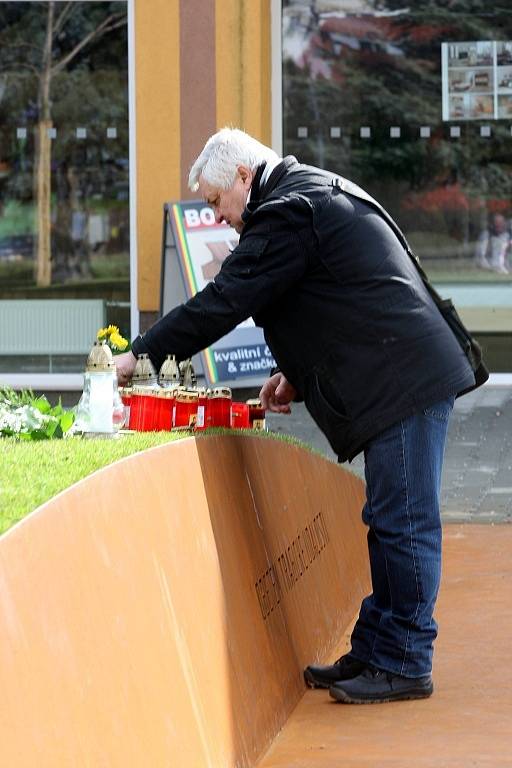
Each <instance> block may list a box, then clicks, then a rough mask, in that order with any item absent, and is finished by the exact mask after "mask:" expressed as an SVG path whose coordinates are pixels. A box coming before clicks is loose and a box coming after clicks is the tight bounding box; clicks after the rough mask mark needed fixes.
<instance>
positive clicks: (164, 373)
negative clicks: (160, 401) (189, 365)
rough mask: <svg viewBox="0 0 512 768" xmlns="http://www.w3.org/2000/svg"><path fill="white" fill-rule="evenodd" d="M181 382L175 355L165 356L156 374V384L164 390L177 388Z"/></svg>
mask: <svg viewBox="0 0 512 768" xmlns="http://www.w3.org/2000/svg"><path fill="white" fill-rule="evenodd" d="M180 381H181V377H180V369H179V366H178V363H177V362H176V357H175V355H167V357H166V358H165V360H164V362H163V363H162V367H161V368H160V371H159V374H158V382H159V384H160V386H161V387H164V388H165V389H174V388H176V387H179V385H180Z"/></svg>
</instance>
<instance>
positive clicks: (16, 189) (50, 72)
mask: <svg viewBox="0 0 512 768" xmlns="http://www.w3.org/2000/svg"><path fill="white" fill-rule="evenodd" d="M129 298H130V256H129V167H128V44H127V3H126V2H125V1H120V0H119V1H117V2H87V1H85V0H79V1H77V2H73V3H69V2H38V3H33V2H0V375H1V373H3V372H9V373H31V372H44V373H48V372H81V371H82V370H83V364H84V353H85V354H86V352H87V350H86V349H83V348H82V347H85V346H87V344H88V345H89V347H90V345H91V344H92V341H93V340H94V335H95V332H96V330H97V328H98V327H99V326H100V325H102V324H105V323H113V324H116V325H119V326H120V329H121V332H122V333H124V334H125V335H127V336H129V335H130V301H129ZM20 302H23V311H21V310H20ZM55 307H56V308H57V309H58V310H59V312H57V313H55V312H53V311H52V309H54V308H55ZM13 318H16V320H15V322H16V326H15V328H14V329H13V328H12V324H11V325H10V324H9V320H12V319H13ZM52 318H53V320H52ZM55 318H58V320H55ZM84 324H85V325H86V326H87V328H86V331H85V333H82V336H83V338H84V341H83V342H81V343H80V344H78V343H73V340H71V342H70V343H69V345H68V346H66V345H63V343H62V337H63V334H64V331H65V329H69V328H73V327H74V326H76V327H79V328H81V329H82V331H84ZM36 330H37V332H35V331H36ZM89 337H90V342H88V341H87V339H89ZM73 338H74V339H75V340H76V339H77V335H76V334H75V335H74V336H73ZM66 352H67V353H66Z"/></svg>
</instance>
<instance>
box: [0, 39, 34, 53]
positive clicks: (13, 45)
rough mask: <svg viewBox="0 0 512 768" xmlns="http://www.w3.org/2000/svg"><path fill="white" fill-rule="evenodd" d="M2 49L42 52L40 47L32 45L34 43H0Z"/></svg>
mask: <svg viewBox="0 0 512 768" xmlns="http://www.w3.org/2000/svg"><path fill="white" fill-rule="evenodd" d="M2 48H14V49H18V48H33V49H34V50H35V51H42V48H41V46H39V45H34V43H25V42H23V41H22V42H19V43H2Z"/></svg>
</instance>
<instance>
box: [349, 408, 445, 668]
mask: <svg viewBox="0 0 512 768" xmlns="http://www.w3.org/2000/svg"><path fill="white" fill-rule="evenodd" d="M453 402H454V398H453V397H449V398H447V399H446V400H442V401H441V402H439V403H435V404H434V405H431V406H429V407H428V408H425V409H424V410H423V411H420V412H418V413H416V414H414V415H413V416H411V417H410V418H408V419H404V420H403V421H399V422H397V423H396V424H394V425H393V426H392V427H390V428H388V429H386V430H385V431H384V432H382V433H381V434H380V435H378V436H377V437H376V438H374V439H373V440H371V441H370V442H369V443H368V444H367V446H366V448H365V452H364V455H365V477H366V504H365V505H364V508H363V521H364V522H365V523H366V525H367V526H368V528H369V530H368V550H369V555H370V570H371V579H372V590H373V591H372V594H371V595H369V596H368V597H366V598H365V599H364V600H363V602H362V605H361V611H360V613H359V618H358V620H357V622H356V625H355V627H354V631H353V633H352V638H351V640H352V651H351V653H352V654H353V655H354V656H356V657H357V658H358V659H360V660H361V661H365V662H368V663H369V664H372V665H373V666H375V667H377V668H378V669H383V670H387V671H388V672H392V673H394V674H397V675H405V676H406V677H420V676H421V675H426V674H429V673H430V672H431V670H432V654H433V642H434V640H435V638H436V636H437V624H436V622H435V621H434V619H433V616H432V614H433V611H434V605H435V602H436V598H437V593H438V590H439V581H440V578H441V539H442V533H441V518H440V512H439V495H440V487H441V471H442V466H443V456H444V447H445V442H446V434H447V431H448V422H449V418H450V414H451V412H452V409H453Z"/></svg>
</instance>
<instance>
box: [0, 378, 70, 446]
mask: <svg viewBox="0 0 512 768" xmlns="http://www.w3.org/2000/svg"><path fill="white" fill-rule="evenodd" d="M74 420H75V415H74V412H73V411H71V410H65V409H64V408H63V407H62V404H61V402H60V401H59V402H58V404H57V405H54V406H52V405H50V403H49V402H48V400H47V399H46V397H45V396H44V395H42V396H39V397H36V396H35V395H34V393H33V392H32V391H30V390H25V391H22V392H20V393H18V392H15V391H14V390H13V389H10V388H9V387H0V438H1V437H2V436H4V437H15V438H17V439H19V440H50V439H52V438H62V437H63V436H64V434H65V433H66V432H67V431H68V430H69V429H70V428H71V427H72V425H73V422H74Z"/></svg>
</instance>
